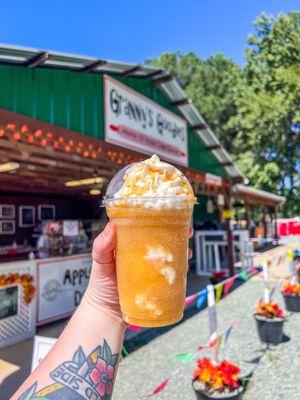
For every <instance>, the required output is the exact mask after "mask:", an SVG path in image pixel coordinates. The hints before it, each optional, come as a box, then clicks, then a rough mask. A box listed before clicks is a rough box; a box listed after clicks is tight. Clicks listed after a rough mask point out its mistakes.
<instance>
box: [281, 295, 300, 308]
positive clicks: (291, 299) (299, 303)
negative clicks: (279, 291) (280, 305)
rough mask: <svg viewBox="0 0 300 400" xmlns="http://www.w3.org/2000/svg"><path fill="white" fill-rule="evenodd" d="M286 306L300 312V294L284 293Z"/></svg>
mask: <svg viewBox="0 0 300 400" xmlns="http://www.w3.org/2000/svg"><path fill="white" fill-rule="evenodd" d="M283 298H284V301H285V308H286V309H287V310H288V311H291V312H300V296H297V295H294V294H285V293H283Z"/></svg>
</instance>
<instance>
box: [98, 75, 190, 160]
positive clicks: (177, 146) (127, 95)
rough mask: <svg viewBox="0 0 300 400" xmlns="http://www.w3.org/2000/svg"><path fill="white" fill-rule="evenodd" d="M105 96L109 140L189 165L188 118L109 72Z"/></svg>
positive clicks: (105, 81)
mask: <svg viewBox="0 0 300 400" xmlns="http://www.w3.org/2000/svg"><path fill="white" fill-rule="evenodd" d="M104 98H105V140H106V141H107V142H110V143H114V144H117V145H119V146H122V147H126V148H128V149H132V150H136V151H139V152H141V153H145V154H153V153H156V154H158V155H160V156H161V157H162V158H164V159H166V160H169V161H173V162H174V163H176V164H181V165H187V164H188V154H187V153H188V151H187V124H186V121H184V120H183V119H182V118H180V117H178V116H177V115H175V114H173V113H171V112H169V111H168V110H166V109H165V108H163V107H161V106H159V105H158V104H156V103H154V102H153V101H151V100H149V99H148V98H147V97H145V96H143V95H141V94H140V93H138V92H136V91H135V90H133V89H131V88H129V87H128V86H126V85H124V84H122V83H120V82H118V81H117V80H115V79H112V78H111V77H109V76H107V75H105V76H104Z"/></svg>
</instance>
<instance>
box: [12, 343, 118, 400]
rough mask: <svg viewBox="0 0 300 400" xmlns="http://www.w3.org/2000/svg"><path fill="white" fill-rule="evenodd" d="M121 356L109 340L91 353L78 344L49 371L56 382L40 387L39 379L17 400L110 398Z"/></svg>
mask: <svg viewBox="0 0 300 400" xmlns="http://www.w3.org/2000/svg"><path fill="white" fill-rule="evenodd" d="M118 359H119V354H112V352H111V349H110V347H109V345H108V343H107V342H106V340H104V342H103V345H102V346H98V347H96V349H95V350H94V351H92V353H91V354H89V355H88V356H86V355H85V353H84V351H83V349H82V347H79V348H78V350H77V351H76V352H75V354H74V356H73V360H72V361H66V362H64V363H63V364H61V365H59V366H58V367H57V368H56V369H55V370H54V371H52V372H51V373H50V376H51V378H52V379H53V381H54V383H53V384H51V385H49V386H47V387H45V388H43V389H39V390H37V382H36V383H34V384H33V385H32V386H31V387H30V388H29V389H27V390H26V391H25V392H24V393H23V394H22V395H21V397H19V398H18V400H48V399H49V400H110V399H111V395H112V390H113V384H114V376H115V369H116V366H117V363H118Z"/></svg>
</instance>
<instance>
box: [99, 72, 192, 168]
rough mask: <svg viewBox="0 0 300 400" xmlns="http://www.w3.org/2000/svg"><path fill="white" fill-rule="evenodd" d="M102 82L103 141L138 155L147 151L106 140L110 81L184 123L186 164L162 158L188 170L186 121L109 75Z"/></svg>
mask: <svg viewBox="0 0 300 400" xmlns="http://www.w3.org/2000/svg"><path fill="white" fill-rule="evenodd" d="M103 80H104V84H103V92H104V102H103V103H104V113H103V114H104V140H105V141H106V142H107V143H113V144H116V145H117V146H122V147H125V148H126V149H129V150H135V151H137V152H139V153H140V152H142V153H143V152H144V151H147V150H145V149H144V148H142V149H141V148H138V147H135V146H134V145H131V144H130V145H129V146H127V145H126V143H125V144H124V143H123V142H118V141H116V140H113V139H109V140H108V139H107V134H106V128H108V121H107V112H106V109H107V102H106V92H107V90H106V81H111V82H112V83H113V84H115V85H116V86H119V87H120V88H122V89H123V90H125V91H128V92H130V93H131V94H133V95H134V96H136V97H139V98H141V99H142V100H144V101H145V102H148V103H149V104H151V105H153V107H155V108H158V109H160V110H162V111H163V112H164V113H166V114H169V115H170V116H172V118H175V119H177V120H179V121H180V122H182V123H184V125H185V130H184V136H185V144H186V146H185V147H186V148H185V151H186V154H185V155H186V163H183V162H182V161H181V162H179V161H178V160H177V159H176V160H174V159H170V158H169V157H165V156H164V155H163V158H164V159H165V160H167V161H171V162H173V163H174V162H175V163H177V164H179V165H182V166H183V167H186V168H188V163H189V160H188V132H187V130H188V124H187V121H186V120H185V119H183V118H180V117H179V116H178V115H176V114H174V113H172V112H171V111H169V110H168V109H166V108H164V107H162V106H160V105H159V104H157V103H155V102H154V101H152V100H150V99H148V98H147V97H146V96H144V95H142V94H140V93H139V92H137V91H136V90H134V89H131V88H130V87H129V86H126V85H124V84H122V83H120V82H119V81H117V80H115V79H113V78H111V77H110V76H109V75H106V74H104V76H103ZM146 154H148V155H149V154H152V152H149V153H146Z"/></svg>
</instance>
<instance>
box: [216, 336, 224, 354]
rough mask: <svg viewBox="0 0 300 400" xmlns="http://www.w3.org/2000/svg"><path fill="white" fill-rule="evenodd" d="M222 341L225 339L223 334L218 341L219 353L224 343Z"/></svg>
mask: <svg viewBox="0 0 300 400" xmlns="http://www.w3.org/2000/svg"><path fill="white" fill-rule="evenodd" d="M222 341H223V335H220V336H219V337H218V342H217V353H219V351H220V348H221V345H222Z"/></svg>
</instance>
